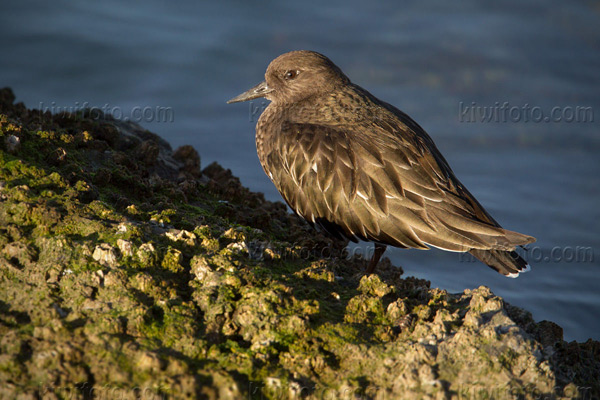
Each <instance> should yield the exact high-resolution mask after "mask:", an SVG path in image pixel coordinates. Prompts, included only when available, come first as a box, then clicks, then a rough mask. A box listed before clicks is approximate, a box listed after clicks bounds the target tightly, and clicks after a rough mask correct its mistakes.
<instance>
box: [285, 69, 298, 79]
mask: <svg viewBox="0 0 600 400" xmlns="http://www.w3.org/2000/svg"><path fill="white" fill-rule="evenodd" d="M297 76H298V71H294V70H289V71H286V73H285V75H283V79H285V80H286V81H290V80H292V79H294V78H295V77H297Z"/></svg>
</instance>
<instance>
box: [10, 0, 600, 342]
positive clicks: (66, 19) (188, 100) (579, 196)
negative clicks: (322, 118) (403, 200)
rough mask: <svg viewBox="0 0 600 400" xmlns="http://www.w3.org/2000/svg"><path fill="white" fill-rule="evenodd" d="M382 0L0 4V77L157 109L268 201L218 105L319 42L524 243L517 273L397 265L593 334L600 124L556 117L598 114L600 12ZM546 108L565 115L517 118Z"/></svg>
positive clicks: (427, 258)
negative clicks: (527, 262)
mask: <svg viewBox="0 0 600 400" xmlns="http://www.w3.org/2000/svg"><path fill="white" fill-rule="evenodd" d="M392 3H393V2H389V4H387V5H373V4H369V5H366V4H363V3H362V2H358V1H354V0H350V1H344V2H340V3H339V4H337V5H334V4H331V5H325V4H324V3H323V2H317V1H303V2H294V3H292V4H286V5H284V4H280V2H271V3H270V4H269V3H265V4H267V6H262V7H258V6H257V5H256V4H251V3H250V2H242V1H239V2H233V3H231V2H230V3H227V4H225V3H223V4H221V3H218V4H217V2H215V3H214V4H213V3H210V4H209V3H202V2H195V1H191V0H189V1H180V2H176V3H175V2H173V3H167V2H163V1H152V0H150V1H146V2H137V3H136V4H135V7H124V6H123V3H122V2H118V1H116V0H108V1H104V2H96V3H90V2H81V1H75V0H58V1H54V2H42V1H30V2H27V3H26V2H16V1H14V2H13V1H4V2H3V5H2V13H1V14H0V45H1V48H2V51H1V52H0V86H11V87H12V88H13V89H14V91H15V93H16V95H17V97H18V100H19V101H23V102H25V103H26V105H27V106H28V107H34V108H45V107H48V108H49V109H51V110H52V107H54V109H55V110H58V109H59V108H71V109H77V108H78V107H81V106H82V105H83V104H84V103H87V105H89V106H95V107H105V108H107V109H108V110H114V111H115V112H119V113H121V114H122V115H123V116H127V115H129V113H131V112H132V110H134V109H136V108H137V109H141V110H143V109H144V108H149V109H150V110H156V108H157V107H159V108H169V109H170V110H172V111H173V113H174V119H173V121H171V122H161V121H151V119H152V111H149V112H147V115H149V116H150V118H148V119H149V120H145V121H142V122H141V123H142V125H144V126H145V127H147V128H148V129H150V130H152V131H155V132H157V133H159V134H161V135H162V136H163V137H164V138H165V139H167V140H168V141H170V142H171V144H172V145H173V146H174V147H176V146H179V145H183V144H192V145H194V146H195V147H196V148H197V149H198V151H199V152H200V154H201V156H202V162H203V165H207V164H208V163H210V162H212V161H218V162H220V163H221V164H222V165H224V166H225V167H228V168H231V169H232V170H233V172H234V173H235V174H236V175H237V176H239V177H240V178H241V179H242V182H243V183H244V184H245V185H246V186H249V187H250V188H251V189H253V190H256V191H262V192H264V193H265V194H266V196H267V198H269V199H272V200H278V199H280V197H279V195H278V193H277V192H276V191H275V189H274V187H273V186H272V184H271V183H270V182H269V180H268V179H267V178H266V176H264V174H263V172H262V169H261V167H260V165H259V163H258V159H257V156H256V151H255V146H254V125H255V120H256V118H257V116H252V115H251V114H252V112H253V109H251V108H250V107H251V106H250V105H249V104H242V105H230V106H227V105H226V104H225V101H226V100H227V99H229V98H231V97H233V96H234V95H237V94H238V93H240V92H241V91H244V90H246V89H248V88H249V87H251V86H253V85H254V84H256V83H258V82H259V81H261V80H262V79H263V74H264V70H265V68H266V66H267V64H268V62H269V61H270V60H271V59H273V58H274V57H276V56H277V55H279V54H281V53H283V52H286V51H289V50H294V49H311V50H316V51H320V52H322V53H324V54H326V55H328V56H329V57H330V58H331V59H332V60H334V62H335V63H336V64H338V65H339V66H340V67H341V68H342V69H343V70H344V71H345V72H346V73H347V75H349V76H350V77H351V79H352V80H353V81H354V82H356V83H358V84H360V85H361V86H363V87H365V88H367V89H368V90H369V91H371V92H372V93H373V94H375V95H376V96H378V97H380V98H382V99H385V100H386V101H388V102H390V103H392V104H394V105H396V106H398V107H399V108H401V109H402V110H404V111H405V112H407V113H408V114H410V115H411V116H412V117H413V118H414V119H416V120H417V122H419V123H420V124H421V125H422V126H423V127H424V128H425V129H426V130H427V131H428V132H429V133H430V135H431V136H432V137H433V138H434V140H435V141H436V143H437V144H438V147H439V148H440V150H441V151H442V152H443V153H444V155H445V156H446V158H447V159H448V161H449V162H450V164H451V165H452V167H453V169H454V171H455V172H456V174H457V175H458V177H459V178H460V179H461V180H462V181H463V182H464V183H465V184H466V185H467V187H469V189H470V190H471V191H472V192H473V194H475V195H476V196H477V198H478V199H479V200H480V202H481V203H483V204H484V206H485V207H486V208H487V209H488V210H489V211H490V212H491V214H492V215H493V216H494V217H495V218H496V219H497V220H498V221H499V222H500V223H501V224H503V225H504V226H505V227H507V228H509V229H513V230H517V231H521V232H524V233H528V234H531V235H534V236H536V237H537V238H538V242H537V243H536V244H535V249H534V250H532V251H530V253H529V255H530V256H531V261H532V264H533V270H532V272H530V273H528V274H525V275H522V276H521V277H520V278H519V279H507V278H504V277H502V276H500V275H498V274H496V273H495V272H494V271H492V270H490V269H488V268H486V267H485V266H483V265H482V264H479V263H474V262H465V261H461V259H460V258H459V257H458V256H457V255H456V254H454V253H446V252H441V251H436V250H433V251H428V252H423V251H417V250H411V251H407V250H398V249H394V250H388V253H387V255H388V256H389V257H390V258H391V259H392V261H393V263H395V264H396V265H401V266H403V267H404V269H405V271H406V273H407V274H409V275H415V276H418V277H421V278H426V279H429V280H431V282H432V285H435V286H438V287H442V288H446V289H448V290H450V291H453V292H459V291H462V290H464V289H465V288H473V287H477V286H479V285H487V286H490V287H491V288H492V290H493V291H494V292H495V293H496V294H498V295H501V296H504V297H505V298H506V299H507V300H508V301H510V302H512V303H514V304H516V305H519V306H522V307H524V308H526V309H528V310H530V311H532V312H533V315H534V317H535V318H536V319H537V320H542V319H549V320H552V321H555V322H557V323H559V324H560V325H561V326H563V327H564V329H565V337H566V339H568V340H572V339H577V340H585V339H587V338H589V337H592V338H595V339H600V333H599V332H600V318H599V317H600V290H599V289H598V288H599V287H600V252H599V249H600V235H599V233H600V232H599V231H600V229H599V228H598V223H599V222H600V211H599V207H598V204H599V193H600V157H599V156H598V153H599V150H600V129H599V128H600V123H599V122H593V121H591V120H590V119H591V118H590V116H589V112H588V114H587V117H585V116H583V117H581V116H580V117H581V118H579V120H578V121H577V120H575V121H573V120H571V119H572V118H570V117H571V116H572V114H570V113H569V111H568V110H569V109H570V110H571V111H573V110H574V109H575V107H577V106H580V107H588V111H590V110H591V111H592V112H593V114H594V115H593V117H594V118H595V121H600V97H599V93H600V25H599V24H598V23H597V21H598V18H599V17H600V15H599V14H600V6H599V5H598V3H592V2H586V1H581V2H569V3H565V2H558V1H552V0H551V1H530V2H526V3H524V2H522V1H518V2H517V1H499V2H494V3H493V4H490V5H488V6H486V7H484V6H483V3H482V4H479V2H475V1H466V2H461V4H460V5H459V4H454V3H452V4H449V3H448V2H444V1H441V0H440V1H433V2H430V3H429V5H428V6H426V5H423V4H421V3H420V2H406V3H403V4H402V7H399V6H394V5H393V4H392ZM505 102H508V104H507V105H506V106H505V108H504V109H505V110H506V111H500V110H499V109H500V108H501V107H502V105H503V104H504V103H505ZM495 105H497V108H498V110H499V112H506V113H508V114H509V115H506V114H502V115H504V118H502V117H499V118H494V117H493V118H492V120H491V121H490V120H488V119H486V120H482V118H481V117H480V116H479V112H480V111H481V112H485V111H482V110H484V109H481V108H477V107H485V106H495ZM254 107H260V103H255V104H254ZM465 107H471V108H465ZM512 107H516V109H515V110H516V111H513V109H512ZM554 107H559V109H558V114H555V115H554V116H557V117H561V116H562V120H561V121H555V120H552V121H548V122H544V121H541V122H540V121H538V122H532V121H531V118H537V119H539V118H540V116H541V114H540V113H543V115H544V116H548V115H549V114H550V112H551V110H552V109H553V108H554ZM523 108H527V110H529V111H523ZM533 108H535V109H536V111H535V114H532V112H533V111H532V109H533ZM563 112H564V114H563ZM528 117H529V118H528ZM525 119H528V122H526V121H525ZM583 119H586V120H585V121H584V120H583ZM553 249H556V250H553ZM581 249H583V250H581ZM577 252H579V253H578V254H579V255H577V254H575V253H577Z"/></svg>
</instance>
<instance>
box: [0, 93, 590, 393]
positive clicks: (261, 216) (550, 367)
mask: <svg viewBox="0 0 600 400" xmlns="http://www.w3.org/2000/svg"><path fill="white" fill-rule="evenodd" d="M13 102H14V95H13V94H12V92H11V91H10V90H9V89H3V90H1V91H0V398H57V399H62V398H82V399H94V398H96V399H100V398H123V399H130V398H131V399H138V398H143V399H158V398H161V399H162V398H209V399H239V398H252V399H254V398H256V399H261V398H277V399H279V398H314V399H321V398H336V399H337V398H341V399H356V398H373V399H388V398H389V399H396V398H407V399H409V398H410V399H412V398H436V399H437V398H444V399H446V398H456V399H460V398H500V399H502V398H524V399H534V398H576V397H581V398H592V397H594V396H596V397H597V396H598V395H599V394H600V384H599V383H598V382H599V381H600V362H599V361H598V359H599V355H600V345H599V343H598V342H596V341H592V340H590V341H588V342H586V343H575V342H571V343H566V342H564V341H563V340H562V330H561V328H560V327H559V326H558V325H556V324H554V323H552V322H549V321H542V322H540V323H536V322H535V321H534V320H533V319H532V318H531V314H529V313H528V312H526V311H524V310H521V309H519V308H517V307H514V306H512V305H510V304H508V303H506V302H505V301H504V300H503V299H502V298H500V297H498V296H495V295H494V294H493V293H492V292H491V291H490V290H489V289H488V288H486V287H480V288H476V289H473V290H465V291H464V292H463V293H459V294H451V293H447V292H446V291H444V290H440V289H436V288H431V287H430V284H429V282H427V281H425V280H422V279H418V278H414V277H403V276H402V269H401V268H399V267H394V266H392V265H390V263H389V261H388V260H387V259H384V260H382V262H381V263H380V265H379V267H378V273H377V274H376V275H371V276H363V275H362V271H363V270H364V268H365V265H366V263H365V260H363V259H362V258H359V257H348V254H347V252H345V251H344V248H345V245H346V243H345V242H338V241H335V240H332V239H331V238H327V237H324V236H322V235H320V234H318V233H316V232H315V231H313V230H312V229H311V228H310V227H309V226H308V225H307V224H306V223H304V222H303V221H302V220H300V219H299V218H296V217H295V216H293V215H291V214H289V213H288V212H287V210H286V207H285V205H283V204H282V203H272V202H268V201H265V199H264V196H263V195H261V194H259V193H252V192H250V191H249V190H248V189H246V188H244V187H243V186H241V185H240V182H239V180H238V179H237V178H235V177H234V176H233V175H232V174H231V172H230V171H229V170H225V169H224V168H222V167H220V166H219V165H218V164H211V165H209V166H207V167H206V168H205V169H204V170H200V156H199V155H198V154H197V153H196V151H195V150H194V149H193V148H191V147H190V146H184V147H182V148H180V149H179V150H178V151H177V152H175V153H174V152H173V151H172V150H171V148H170V146H169V145H168V143H166V142H165V141H164V140H162V139H160V138H159V137H157V136H156V135H154V134H152V133H150V132H148V131H145V130H144V129H142V128H141V127H139V126H138V125H135V124H132V123H129V122H121V121H117V120H114V119H112V118H111V117H110V116H104V115H99V113H97V112H90V111H83V112H80V113H77V114H68V113H62V114H56V115H52V114H50V113H47V112H46V113H42V112H40V111H37V110H28V109H26V108H25V107H24V106H23V105H22V104H13Z"/></svg>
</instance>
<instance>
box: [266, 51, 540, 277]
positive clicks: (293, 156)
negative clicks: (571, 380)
mask: <svg viewBox="0 0 600 400" xmlns="http://www.w3.org/2000/svg"><path fill="white" fill-rule="evenodd" d="M306 53H309V54H304V53H303V54H301V56H300V57H294V55H293V53H288V55H290V54H291V56H288V57H286V55H284V56H280V57H279V58H278V59H276V60H275V61H274V62H273V63H271V65H270V66H269V69H268V70H267V75H266V78H267V83H268V84H269V86H270V87H274V93H273V94H272V95H271V96H269V99H270V100H272V103H271V104H270V105H269V106H268V107H267V109H266V110H265V111H264V112H263V114H262V116H261V117H260V119H259V121H258V124H257V128H256V145H257V151H258V155H259V159H260V162H261V164H262V166H263V168H264V170H265V172H266V173H267V175H268V176H269V177H270V178H271V180H272V181H273V183H274V184H275V186H276V187H277V189H278V190H279V192H280V193H281V195H282V196H283V198H284V199H285V200H286V202H287V203H288V204H289V206H290V207H291V208H292V209H293V210H294V211H295V212H296V213H297V214H298V215H300V216H301V217H302V218H304V219H306V220H307V221H308V222H309V223H311V224H312V225H314V226H316V227H319V228H321V229H324V230H325V231H327V232H329V233H330V234H332V235H334V236H337V237H347V238H349V239H350V240H354V241H356V240H357V239H363V240H369V241H374V242H376V243H381V244H385V245H393V246H397V247H402V248H418V249H427V248H429V246H434V247H438V248H441V249H444V250H449V251H457V252H467V251H470V252H471V253H472V254H473V255H474V256H475V257H477V258H479V259H480V260H482V261H483V262H485V263H486V264H487V265H489V266H491V267H492V268H494V269H496V270H497V271H499V272H500V273H502V274H504V275H509V276H510V275H515V274H518V272H519V271H521V270H524V269H525V268H526V263H525V261H524V260H523V259H522V258H520V257H518V256H517V255H516V253H515V252H514V250H515V247H516V246H519V245H524V244H527V243H531V242H533V241H535V239H534V238H533V237H531V236H527V235H523V234H520V233H517V232H513V231H509V230H505V229H503V228H501V227H500V225H499V224H498V223H497V222H496V221H495V220H494V219H493V218H492V217H491V216H490V215H489V214H488V213H487V212H486V211H485V210H484V208H483V207H482V206H481V205H480V204H479V202H477V200H476V199H475V198H474V197H473V196H472V195H471V194H470V193H469V191H468V190H467V189H466V188H465V187H464V186H463V185H462V183H461V182H460V181H459V180H458V179H457V178H456V176H455V175H454V173H453V172H452V170H451V168H450V166H449V165H448V163H447V162H446V160H445V159H444V157H443V156H442V155H441V153H440V152H439V150H438V149H437V148H436V146H435V144H434V142H433V140H432V139H431V138H430V137H429V135H428V134H427V133H426V132H425V131H424V130H423V129H422V128H421V127H420V126H419V125H418V124H417V123H416V122H415V121H413V120H412V119H411V118H410V117H409V116H407V115H406V114H404V113H403V112H402V111H400V110H398V109H396V108H395V107H393V106H391V105H389V104H387V103H385V102H382V101H380V100H378V99H376V98H375V97H374V96H372V95H371V94H369V93H368V92H367V91H366V90H364V89H362V88H360V87H359V86H357V85H354V84H352V83H351V82H350V81H349V79H348V78H347V77H346V76H345V75H343V73H342V72H341V70H339V68H337V67H335V66H333V67H332V65H333V63H331V61H329V60H327V59H325V61H324V59H323V58H321V57H323V56H320V55H319V57H316V56H315V57H314V58H313V57H312V54H314V53H312V52H306ZM311 53H312V54H311ZM313 64H314V65H313ZM291 68H296V69H297V70H301V72H300V74H312V75H313V76H318V77H320V78H322V76H323V75H325V79H321V80H320V81H319V80H318V79H317V81H316V82H315V79H314V78H313V79H311V81H312V82H313V84H314V85H313V86H307V85H302V83H303V82H300V80H298V84H297V85H290V84H289V82H285V80H280V79H278V77H279V76H281V71H285V70H289V69H291ZM270 74H271V75H270ZM306 82H308V81H305V82H304V83H306ZM319 82H322V84H321V85H319ZM278 86H281V88H280V87H278ZM290 87H293V90H291V89H290ZM278 89H280V90H279V92H278Z"/></svg>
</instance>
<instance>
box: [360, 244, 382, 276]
mask: <svg viewBox="0 0 600 400" xmlns="http://www.w3.org/2000/svg"><path fill="white" fill-rule="evenodd" d="M385 249H387V246H386V245H383V244H379V243H375V251H374V252H373V257H371V262H370V263H369V266H368V267H367V269H366V271H365V275H371V274H372V273H373V272H374V271H375V267H376V266H377V263H378V262H379V259H380V258H381V256H382V255H383V253H385Z"/></svg>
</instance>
